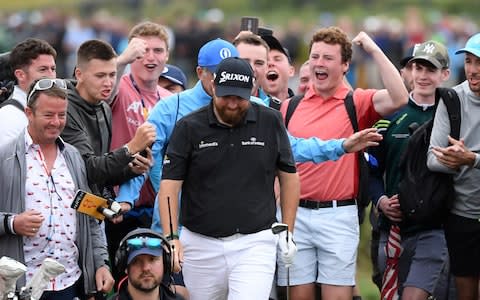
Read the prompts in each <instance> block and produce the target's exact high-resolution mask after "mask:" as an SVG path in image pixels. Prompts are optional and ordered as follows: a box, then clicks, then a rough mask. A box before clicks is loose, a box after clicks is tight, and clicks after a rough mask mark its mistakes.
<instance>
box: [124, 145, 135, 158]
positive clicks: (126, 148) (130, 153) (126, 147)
mask: <svg viewBox="0 0 480 300" xmlns="http://www.w3.org/2000/svg"><path fill="white" fill-rule="evenodd" d="M122 149H124V150H125V153H126V154H127V155H128V156H130V157H133V155H135V153H132V152H130V149H129V148H128V145H127V144H125V145H123V146H122Z"/></svg>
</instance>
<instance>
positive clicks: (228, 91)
mask: <svg viewBox="0 0 480 300" xmlns="http://www.w3.org/2000/svg"><path fill="white" fill-rule="evenodd" d="M251 94H252V89H249V88H241V87H233V86H216V87H215V95H216V96H217V97H225V96H238V97H240V98H242V99H245V100H249V99H250V96H251Z"/></svg>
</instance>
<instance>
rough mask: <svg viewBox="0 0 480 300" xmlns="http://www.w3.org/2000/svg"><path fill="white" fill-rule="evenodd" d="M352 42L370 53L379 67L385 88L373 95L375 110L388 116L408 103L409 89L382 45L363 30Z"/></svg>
mask: <svg viewBox="0 0 480 300" xmlns="http://www.w3.org/2000/svg"><path fill="white" fill-rule="evenodd" d="M352 42H353V43H354V44H356V45H358V46H360V47H362V48H363V49H364V50H365V51H366V52H367V53H368V54H370V55H371V56H372V58H373V60H374V61H375V63H376V64H377V66H378V68H379V72H380V76H381V78H382V82H383V85H384V86H385V89H383V90H379V91H377V92H376V93H375V95H374V96H373V105H374V107H375V111H377V112H378V113H379V114H380V115H381V116H387V115H390V114H392V113H393V112H395V111H396V110H397V109H399V108H400V107H402V106H403V105H405V104H407V101H408V91H407V88H406V87H405V85H404V83H403V80H402V77H401V76H400V73H399V72H398V70H397V68H395V66H394V65H393V64H392V62H391V61H390V60H389V59H388V57H387V56H386V55H385V54H384V53H383V51H382V50H381V49H380V47H378V45H377V44H376V43H375V42H374V41H373V40H372V39H371V38H370V36H368V34H366V33H365V32H363V31H361V32H360V33H359V34H358V35H357V36H356V37H355V38H354V39H353V40H352Z"/></svg>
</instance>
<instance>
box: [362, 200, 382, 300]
mask: <svg viewBox="0 0 480 300" xmlns="http://www.w3.org/2000/svg"><path fill="white" fill-rule="evenodd" d="M368 215H369V208H368V209H367V211H366V212H365V221H364V222H363V224H362V225H361V227H360V245H359V247H358V261H357V285H358V287H359V288H360V294H361V295H362V298H363V300H378V299H379V298H380V293H379V292H378V288H377V286H376V285H375V284H373V282H372V264H371V262H370V238H371V225H370V221H369V220H368Z"/></svg>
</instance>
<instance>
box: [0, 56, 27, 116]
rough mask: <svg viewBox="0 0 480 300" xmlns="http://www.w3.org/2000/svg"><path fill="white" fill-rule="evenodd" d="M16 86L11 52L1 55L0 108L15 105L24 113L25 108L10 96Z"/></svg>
mask: <svg viewBox="0 0 480 300" xmlns="http://www.w3.org/2000/svg"><path fill="white" fill-rule="evenodd" d="M14 85H15V76H14V75H13V71H12V68H11V66H10V52H5V53H1V54H0V108H2V107H4V106H6V105H14V106H15V107H16V108H18V109H20V110H21V111H23V106H22V104H20V103H19V102H18V101H16V100H13V99H11V98H10V96H11V95H12V93H13V87H14Z"/></svg>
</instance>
